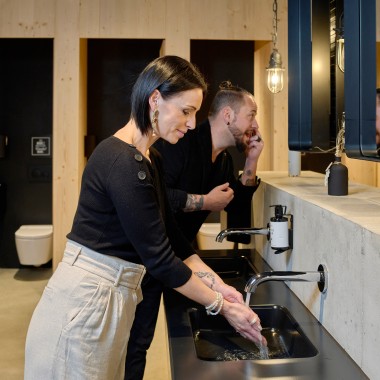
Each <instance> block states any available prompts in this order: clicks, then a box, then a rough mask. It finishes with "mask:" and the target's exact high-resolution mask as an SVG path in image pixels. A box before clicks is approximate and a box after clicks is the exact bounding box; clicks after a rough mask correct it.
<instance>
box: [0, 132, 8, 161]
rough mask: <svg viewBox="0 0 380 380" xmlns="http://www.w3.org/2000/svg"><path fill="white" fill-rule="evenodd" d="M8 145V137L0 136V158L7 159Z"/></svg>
mask: <svg viewBox="0 0 380 380" xmlns="http://www.w3.org/2000/svg"><path fill="white" fill-rule="evenodd" d="M7 145H8V136H5V135H0V158H4V157H5V153H6V150H7V148H6V147H7Z"/></svg>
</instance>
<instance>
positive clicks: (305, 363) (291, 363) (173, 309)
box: [164, 250, 368, 380]
mask: <svg viewBox="0 0 380 380" xmlns="http://www.w3.org/2000/svg"><path fill="white" fill-rule="evenodd" d="M199 254H200V255H201V256H203V257H210V256H211V257H212V256H215V255H217V256H233V255H236V254H237V255H245V256H247V257H251V259H252V260H251V261H252V262H253V264H254V266H255V269H256V270H257V271H258V272H263V271H268V270H271V268H269V266H268V265H267V264H266V263H265V261H264V260H263V259H262V258H261V256H260V255H259V254H258V253H257V252H255V251H254V250H235V251H234V250H220V251H200V252H199ZM225 281H226V282H227V283H230V284H231V285H232V286H235V287H236V288H238V289H239V290H241V291H242V289H243V287H244V285H245V280H244V281H242V280H240V282H239V280H237V279H230V280H228V279H226V280H225ZM304 285H305V286H317V285H316V284H311V283H310V284H309V283H305V284H304ZM164 304H165V312H166V319H167V326H168V334H169V337H168V339H169V351H170V361H171V372H172V380H187V379H188V380H193V379H197V380H202V379H204V380H214V379H215V380H220V379H234V380H243V379H244V380H247V379H257V378H262V379H271V380H274V379H281V380H285V379H305V380H306V379H307V380H321V379H323V380H338V379H341V380H343V379H344V380H359V379H368V377H367V376H366V375H365V374H364V372H362V371H361V369H360V367H359V366H358V365H357V364H356V363H355V362H354V361H353V360H352V359H351V358H350V356H349V355H348V354H347V353H346V352H345V351H344V350H343V349H342V347H341V346H340V345H339V344H338V343H337V342H336V341H335V340H334V339H333V338H332V336H331V335H330V334H329V333H328V332H327V330H325V329H324V327H323V326H322V325H321V324H320V323H319V322H318V320H317V319H316V318H315V317H314V316H313V315H312V314H311V313H310V312H309V311H308V310H307V308H306V307H305V306H304V305H303V304H302V302H301V301H300V300H299V299H298V298H297V297H296V296H295V295H294V293H293V292H292V291H291V290H290V289H289V288H288V287H287V286H286V285H285V284H284V283H282V282H266V283H263V284H262V285H260V286H259V287H258V289H257V292H256V293H255V294H253V295H252V297H251V305H263V304H275V305H281V306H285V307H286V308H287V309H288V310H289V311H290V313H291V314H292V315H293V317H294V318H295V319H296V321H297V322H298V323H299V325H300V327H301V328H302V330H303V331H304V332H305V334H306V335H307V336H308V338H309V339H310V341H311V342H312V343H313V345H314V346H315V347H316V348H317V350H318V354H317V355H316V356H314V357H310V358H305V359H274V360H240V361H226V362H220V361H204V360H201V359H198V358H197V356H196V353H195V347H194V342H193V338H192V331H191V326H190V320H189V316H188V312H187V310H188V309H189V308H191V307H197V306H198V307H199V305H197V304H195V303H194V302H192V301H190V300H188V299H187V298H185V297H183V296H182V295H180V294H179V293H177V292H175V291H173V290H166V291H165V292H164Z"/></svg>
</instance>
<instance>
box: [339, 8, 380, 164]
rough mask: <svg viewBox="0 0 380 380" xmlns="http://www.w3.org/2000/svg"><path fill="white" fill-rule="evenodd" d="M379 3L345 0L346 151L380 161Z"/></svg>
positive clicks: (362, 157)
mask: <svg viewBox="0 0 380 380" xmlns="http://www.w3.org/2000/svg"><path fill="white" fill-rule="evenodd" d="M379 6H380V2H379V0H366V1H362V0H345V1H344V18H345V22H344V25H345V31H344V32H345V33H344V34H345V73H344V76H345V113H346V115H345V116H346V118H345V129H346V141H345V147H346V153H347V155H348V157H351V158H359V159H363V160H372V161H380V156H379V154H378V149H377V148H378V143H379V138H378V137H377V134H376V133H377V130H378V129H377V123H378V122H377V117H376V116H377V113H378V111H377V90H376V89H377V88H380V75H379V74H380V71H379V64H378V63H377V59H376V56H377V50H378V49H379V42H377V41H380V38H379V31H378V30H379V28H380V23H379V22H377V20H380V17H379V16H378V13H379V9H380V8H379ZM378 73H379V74H378ZM379 116H380V110H379ZM379 123H380V120H379Z"/></svg>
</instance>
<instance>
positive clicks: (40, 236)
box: [15, 224, 53, 266]
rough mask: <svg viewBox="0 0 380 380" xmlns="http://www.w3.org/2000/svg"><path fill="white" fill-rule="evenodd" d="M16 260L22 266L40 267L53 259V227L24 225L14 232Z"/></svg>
mask: <svg viewBox="0 0 380 380" xmlns="http://www.w3.org/2000/svg"><path fill="white" fill-rule="evenodd" d="M15 241H16V249H17V254H18V258H19V260H20V263H21V264H22V265H34V266H40V265H42V264H46V263H47V262H48V261H50V260H51V259H52V257H53V226H52V225H48V224H41V225H24V226H21V227H20V228H19V229H18V230H17V231H16V232H15Z"/></svg>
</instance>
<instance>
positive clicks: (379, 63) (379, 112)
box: [376, 0, 380, 156]
mask: <svg viewBox="0 0 380 380" xmlns="http://www.w3.org/2000/svg"><path fill="white" fill-rule="evenodd" d="M379 53H380V0H376V150H377V155H378V156H380V55H379Z"/></svg>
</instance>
